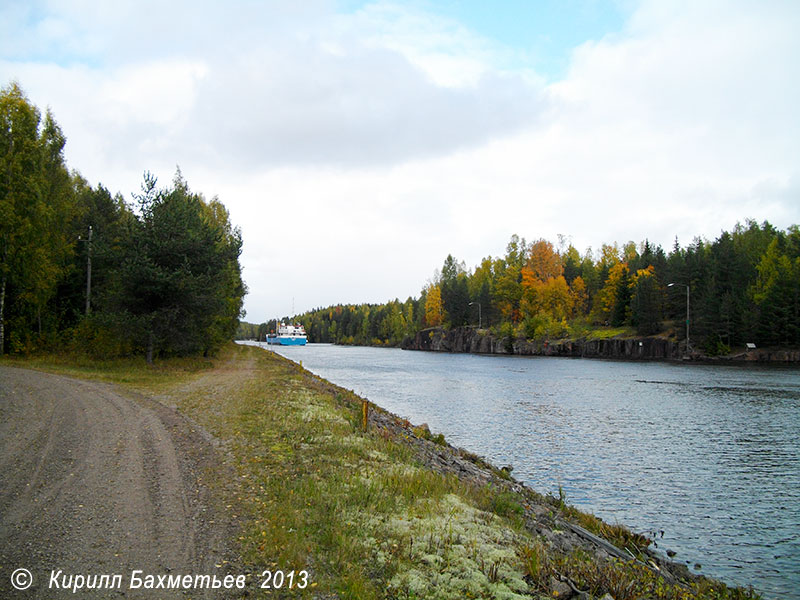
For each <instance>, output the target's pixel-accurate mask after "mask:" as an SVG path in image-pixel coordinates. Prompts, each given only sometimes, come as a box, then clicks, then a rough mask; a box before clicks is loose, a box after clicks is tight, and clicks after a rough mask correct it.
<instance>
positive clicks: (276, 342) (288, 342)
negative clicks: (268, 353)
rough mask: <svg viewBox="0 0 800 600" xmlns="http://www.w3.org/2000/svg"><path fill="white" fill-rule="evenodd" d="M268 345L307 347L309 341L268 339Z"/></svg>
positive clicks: (302, 338) (304, 339)
mask: <svg viewBox="0 0 800 600" xmlns="http://www.w3.org/2000/svg"><path fill="white" fill-rule="evenodd" d="M267 343H268V344H271V345H275V346H305V345H306V344H307V343H308V340H307V339H306V338H304V337H285V338H282V337H275V338H268V339H267Z"/></svg>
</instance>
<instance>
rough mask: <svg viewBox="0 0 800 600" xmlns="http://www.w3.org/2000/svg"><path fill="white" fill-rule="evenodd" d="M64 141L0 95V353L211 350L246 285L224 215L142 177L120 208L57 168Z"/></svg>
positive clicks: (234, 320) (29, 110) (9, 94)
mask: <svg viewBox="0 0 800 600" xmlns="http://www.w3.org/2000/svg"><path fill="white" fill-rule="evenodd" d="M65 143H66V138H65V137H64V134H63V133H62V131H61V129H60V127H59V126H58V124H57V123H56V121H55V118H54V117H53V115H52V114H51V112H50V111H49V110H48V111H47V112H46V113H45V115H44V117H42V115H41V112H40V111H39V109H38V108H36V106H34V105H33V104H32V103H31V102H30V101H29V100H28V98H27V97H26V96H25V94H24V92H23V91H22V90H21V88H20V87H19V85H18V84H16V83H12V84H10V85H9V86H7V87H5V88H3V89H2V91H0V354H2V353H5V352H10V353H28V352H33V351H37V350H53V349H58V350H62V349H65V348H69V349H74V350H80V351H85V352H88V353H90V354H92V355H96V356H104V357H109V356H125V355H131V354H144V355H146V357H147V360H148V361H149V362H151V361H152V360H153V358H154V357H155V356H168V355H189V354H194V353H199V352H202V353H205V354H208V353H209V352H213V351H214V350H216V349H217V348H219V346H220V345H221V344H222V343H223V342H224V341H226V340H229V339H231V338H232V337H233V335H234V333H235V331H236V327H237V324H238V319H239V316H240V314H241V311H242V301H243V297H244V294H245V291H246V290H245V286H244V283H243V282H242V278H241V268H240V265H239V255H240V253H241V249H242V239H241V234H240V231H239V230H238V228H235V227H233V226H232V225H231V222H230V218H229V214H228V211H227V210H226V209H225V207H224V206H223V204H222V203H221V202H220V201H219V200H218V199H217V198H213V199H211V200H207V199H206V198H204V197H203V195H202V194H199V193H196V192H193V191H192V190H190V188H189V185H188V183H187V182H186V181H185V179H184V178H183V176H182V175H181V172H180V170H179V169H178V170H177V172H176V174H175V177H174V179H173V181H172V183H171V185H168V186H166V187H161V186H159V185H158V181H157V178H156V177H155V176H154V175H152V174H150V173H149V172H147V173H145V175H144V178H143V182H142V184H141V190H140V192H139V193H137V194H134V195H133V199H132V202H130V203H129V202H126V201H125V200H124V198H123V197H122V196H121V195H120V194H119V193H118V194H116V195H113V196H112V194H111V193H110V192H109V191H108V190H107V189H106V188H104V187H103V186H102V185H98V186H97V187H92V186H91V185H89V184H88V183H87V181H86V180H85V179H84V178H83V177H81V175H80V174H79V173H78V172H76V171H72V172H70V171H69V170H68V169H67V166H66V164H65V161H64V154H63V150H64V146H65Z"/></svg>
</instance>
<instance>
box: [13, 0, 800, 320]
mask: <svg viewBox="0 0 800 600" xmlns="http://www.w3.org/2000/svg"><path fill="white" fill-rule="evenodd" d="M798 31H800V2H797V1H796V0H786V1H779V0H775V1H773V0H759V1H755V0H754V1H748V2H744V1H736V0H720V1H713V0H712V1H703V0H686V1H680V0H664V1H651V0H643V1H641V2H639V1H635V0H616V1H615V0H541V1H539V0H508V1H503V0H498V1H497V2H484V1H478V0H475V1H472V2H458V1H457V0H428V1H425V0H419V1H411V2H382V1H378V2H356V1H350V0H347V1H344V0H343V1H340V2H337V1H333V0H331V1H323V0H319V1H313V0H304V1H303V2H299V3H298V2H287V1H283V2H266V1H264V2H262V1H256V0H250V1H247V0H225V1H224V2H221V1H220V2H211V1H202V0H190V1H186V2H180V1H169V2H164V1H163V0H157V1H153V2H149V1H143V0H115V1H114V2H106V1H90V0H62V1H52V2H46V1H36V0H34V1H31V0H24V1H16V0H11V1H9V0H3V1H2V2H0V85H3V86H5V85H7V84H8V83H9V82H10V81H12V80H16V81H17V82H18V83H19V84H20V85H21V86H22V88H23V89H24V90H25V92H26V93H27V94H28V97H29V98H30V99H31V101H32V102H34V103H35V104H36V105H37V106H39V107H40V108H42V109H44V108H46V107H50V108H51V109H52V111H53V113H54V115H55V118H56V120H57V121H58V122H59V124H60V125H61V127H62V129H63V130H64V133H65V135H66V137H67V146H66V158H67V161H68V164H69V166H70V168H73V169H76V170H78V171H79V172H80V173H81V174H82V175H83V176H84V177H85V178H87V179H88V180H89V181H90V183H92V185H96V184H98V183H102V184H103V185H105V186H106V187H107V188H109V189H110V190H111V191H112V193H114V192H120V193H122V194H123V195H124V196H125V197H126V199H128V200H130V199H131V193H133V192H136V191H138V190H139V186H140V183H141V180H142V174H143V172H144V171H145V170H149V171H152V172H153V173H154V174H156V175H157V176H158V177H159V181H160V182H162V183H163V184H165V185H166V184H168V183H169V182H170V181H171V180H172V177H173V175H174V173H175V168H176V166H180V168H181V170H182V172H183V175H184V177H185V178H186V179H187V181H188V182H189V185H190V187H191V188H192V189H193V190H194V191H198V192H202V193H203V194H204V195H205V196H207V197H209V198H210V197H212V196H215V195H216V196H219V198H220V200H222V202H223V203H224V204H225V205H226V206H227V207H228V209H229V210H230V212H231V219H232V221H233V223H234V224H235V225H238V226H239V227H240V228H241V230H242V234H243V238H244V251H243V254H242V265H243V267H244V278H245V281H246V283H247V285H248V288H249V294H248V296H247V297H246V299H245V308H246V310H247V316H246V320H248V321H251V322H261V321H264V320H267V319H269V318H272V317H274V316H276V315H279V316H283V315H288V314H291V313H292V308H293V307H294V312H296V313H300V312H304V311H306V310H309V309H311V308H315V307H319V306H328V305H331V304H335V303H340V302H342V303H344V302H355V303H358V302H385V301H387V300H390V299H393V298H395V297H398V298H400V299H401V300H404V299H405V298H406V297H408V296H409V295H413V296H416V295H418V294H419V291H420V290H421V288H422V286H423V285H424V284H425V282H426V280H428V279H430V278H431V277H432V275H433V273H434V270H435V269H436V268H438V267H441V264H442V262H443V260H444V258H445V257H446V256H447V254H448V253H452V254H453V255H454V256H455V257H456V258H458V259H459V260H463V261H465V263H466V265H467V266H468V267H473V266H475V265H477V264H478V263H479V261H480V259H481V258H482V257H484V256H488V255H492V256H498V255H502V254H503V253H504V251H505V246H506V244H507V242H508V240H509V238H510V236H511V235H512V234H514V233H517V234H519V235H520V236H523V237H526V238H527V239H528V240H533V239H538V238H540V237H544V238H546V239H549V240H551V241H553V242H556V239H557V235H558V234H563V235H565V236H567V237H568V238H569V239H570V240H571V241H572V243H573V244H574V245H575V246H576V247H577V248H578V249H579V250H580V251H581V252H583V251H585V250H586V248H587V247H589V246H591V247H593V248H595V249H597V248H599V247H600V245H601V244H602V243H605V242H607V243H613V242H615V241H617V242H619V243H620V244H622V243H625V242H627V241H629V240H633V241H636V242H640V241H642V240H643V239H644V238H645V237H647V238H649V239H650V240H652V241H655V242H657V243H660V244H662V245H663V246H664V247H665V249H669V248H670V247H671V246H672V243H673V240H674V238H675V236H677V237H678V238H679V241H680V243H681V244H682V245H686V244H688V243H690V242H691V241H692V239H693V238H694V237H695V236H698V235H699V236H701V237H704V238H707V239H709V240H713V239H714V238H716V237H717V236H718V235H719V233H720V232H721V231H722V230H730V229H732V228H733V227H734V226H735V225H736V223H737V222H743V221H744V220H745V219H747V218H753V219H756V220H758V221H762V220H765V219H766V220H769V221H770V222H771V223H772V224H773V225H776V226H777V227H779V228H782V229H783V228H786V227H788V226H789V225H791V224H795V223H800V111H799V110H798V107H800V77H798V75H799V74H800V71H798V69H799V68H800V67H798V65H800V35H798ZM98 234H100V232H98Z"/></svg>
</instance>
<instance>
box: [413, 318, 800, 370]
mask: <svg viewBox="0 0 800 600" xmlns="http://www.w3.org/2000/svg"><path fill="white" fill-rule="evenodd" d="M402 348H403V349H404V350H426V351H429V352H457V353H472V354H518V355H523V356H566V357H573V358H613V359H630V360H680V359H681V358H683V351H682V349H681V347H680V345H679V343H678V342H677V341H675V340H671V339H667V338H663V337H639V338H630V337H615V338H608V339H585V338H581V339H566V340H526V339H523V338H510V337H497V336H494V335H492V334H491V333H489V332H488V331H487V330H485V329H484V330H478V329H475V328H474V327H455V328H453V329H444V328H442V327H431V328H429V329H423V330H422V331H418V332H417V334H416V335H415V336H414V337H408V338H406V339H405V340H404V341H403V343H402ZM691 358H692V359H693V360H699V361H709V362H769V363H800V350H791V349H790V350H787V349H777V350H776V349H769V348H766V349H757V350H749V351H746V352H742V353H739V354H734V355H729V356H719V357H707V356H704V355H702V354H700V353H693V354H692V356H691Z"/></svg>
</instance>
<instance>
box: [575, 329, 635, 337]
mask: <svg viewBox="0 0 800 600" xmlns="http://www.w3.org/2000/svg"><path fill="white" fill-rule="evenodd" d="M615 337H636V330H635V329H634V328H633V327H595V328H591V329H589V330H588V332H587V333H586V339H587V340H608V339H611V338H615Z"/></svg>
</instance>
